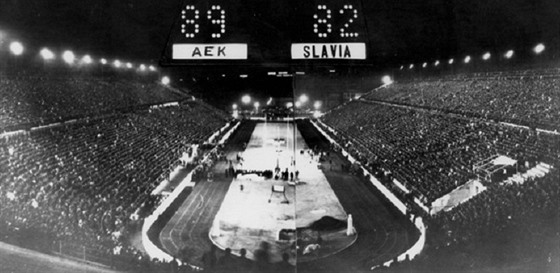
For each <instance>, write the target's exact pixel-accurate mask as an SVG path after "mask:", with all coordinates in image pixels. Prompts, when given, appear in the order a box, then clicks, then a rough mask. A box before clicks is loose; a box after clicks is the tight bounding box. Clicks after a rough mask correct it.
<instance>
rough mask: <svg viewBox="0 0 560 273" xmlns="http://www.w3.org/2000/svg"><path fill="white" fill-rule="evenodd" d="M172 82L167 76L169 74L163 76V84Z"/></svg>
mask: <svg viewBox="0 0 560 273" xmlns="http://www.w3.org/2000/svg"><path fill="white" fill-rule="evenodd" d="M170 82H171V79H169V77H167V76H163V77H162V78H161V83H162V84H163V85H169V83H170Z"/></svg>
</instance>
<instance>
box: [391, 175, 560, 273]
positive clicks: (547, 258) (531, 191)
mask: <svg viewBox="0 0 560 273" xmlns="http://www.w3.org/2000/svg"><path fill="white" fill-rule="evenodd" d="M558 177H560V172H559V170H558V169H553V170H552V171H551V173H549V174H547V175H546V176H544V177H542V178H533V179H531V180H529V181H526V182H525V183H524V184H511V185H493V186H491V187H489V188H488V189H487V190H486V191H484V192H482V193H481V194H479V195H477V196H475V197H474V198H473V199H471V200H469V201H468V202H465V203H463V204H461V205H459V206H458V207H456V208H454V209H453V210H451V211H448V212H441V213H440V214H438V215H436V216H435V217H433V218H425V220H426V224H427V226H428V229H427V238H426V247H425V248H424V251H423V253H422V255H420V256H419V257H418V258H417V259H416V260H414V261H412V262H406V263H403V264H395V265H392V266H391V268H390V269H389V270H387V271H390V272H401V271H402V272H478V271H481V272H495V271H499V272H556V270H557V269H558V265H559V264H560V259H559V257H560V248H559V245H558V242H559V241H560V233H559V232H558V227H559V226H560V213H559V212H558V208H559V205H560V183H558ZM381 272H383V270H382V271H381Z"/></svg>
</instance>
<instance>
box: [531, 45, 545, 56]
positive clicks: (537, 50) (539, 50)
mask: <svg viewBox="0 0 560 273" xmlns="http://www.w3.org/2000/svg"><path fill="white" fill-rule="evenodd" d="M544 49H545V47H544V45H543V44H538V45H536V46H535V47H534V48H533V51H534V52H535V53H536V54H541V53H542V52H543V51H544Z"/></svg>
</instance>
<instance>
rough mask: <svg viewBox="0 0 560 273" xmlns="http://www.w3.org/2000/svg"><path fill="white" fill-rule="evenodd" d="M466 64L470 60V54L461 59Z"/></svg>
mask: <svg viewBox="0 0 560 273" xmlns="http://www.w3.org/2000/svg"><path fill="white" fill-rule="evenodd" d="M463 61H464V62H465V63H466V64H468V63H469V62H470V61H471V56H467V57H465V59H464V60H463Z"/></svg>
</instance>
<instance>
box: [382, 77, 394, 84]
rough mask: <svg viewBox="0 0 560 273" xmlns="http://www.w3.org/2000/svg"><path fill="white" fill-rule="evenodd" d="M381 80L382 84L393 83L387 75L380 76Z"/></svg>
mask: <svg viewBox="0 0 560 273" xmlns="http://www.w3.org/2000/svg"><path fill="white" fill-rule="evenodd" d="M381 82H382V83H383V85H389V84H391V83H393V80H392V79H391V77H390V76H389V75H385V76H383V78H381Z"/></svg>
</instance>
